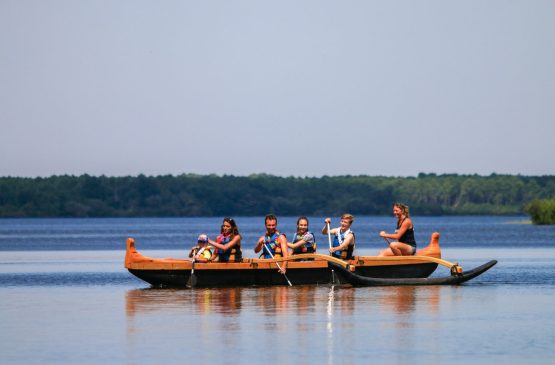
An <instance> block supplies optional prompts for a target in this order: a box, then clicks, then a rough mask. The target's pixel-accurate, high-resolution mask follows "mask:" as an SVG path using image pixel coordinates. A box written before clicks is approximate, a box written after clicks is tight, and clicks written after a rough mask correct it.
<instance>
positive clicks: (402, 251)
mask: <svg viewBox="0 0 555 365" xmlns="http://www.w3.org/2000/svg"><path fill="white" fill-rule="evenodd" d="M389 247H390V248H391V251H393V252H394V253H395V256H411V255H412V246H411V245H407V244H406V243H402V242H391V244H390V245H389Z"/></svg>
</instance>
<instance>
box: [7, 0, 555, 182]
mask: <svg viewBox="0 0 555 365" xmlns="http://www.w3.org/2000/svg"><path fill="white" fill-rule="evenodd" d="M554 137H555V2H554V1H552V0H547V1H539V0H522V1H510V0H503V1H500V0H489V1H483V0H469V1H451V0H437V1H412V0H383V1H372V0H360V1H349V0H345V1H326V0H314V1H305V0H293V1H289V0H282V1H260V0H252V1H251V0H246V1H242V0H237V1H228V0H212V1H211V0H206V1H189V0H177V1H169V0H168V1H154V0H151V1H145V0H118V1H113V0H105V1H100V0H91V1H75V0H65V1H63V0H0V176H22V177H36V176H51V175H63V174H69V175H81V174H85V173H86V174H89V175H107V176H126V175H138V174H145V175H165V174H172V175H178V174H183V173H195V174H217V175H224V174H232V175H242V176H243V175H250V174H258V173H266V174H272V175H279V176H301V177H302V176H323V175H328V176H334V175H373V176H374V175H382V176H415V175H417V174H418V173H421V172H423V173H437V174H445V173H458V174H479V175H489V174H492V173H497V174H521V175H554V174H555V144H554V143H553V139H554Z"/></svg>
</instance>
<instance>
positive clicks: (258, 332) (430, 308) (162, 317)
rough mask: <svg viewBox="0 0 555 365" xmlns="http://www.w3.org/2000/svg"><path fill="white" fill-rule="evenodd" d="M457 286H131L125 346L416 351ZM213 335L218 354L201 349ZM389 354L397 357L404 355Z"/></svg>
mask: <svg viewBox="0 0 555 365" xmlns="http://www.w3.org/2000/svg"><path fill="white" fill-rule="evenodd" d="M457 292H458V290H457V289H456V288H441V287H437V286H432V287H383V288H352V287H344V286H331V287H330V286H315V285H312V286H310V285H309V286H295V287H287V286H278V287H246V288H213V289H194V290H189V289H185V290H183V289H181V290H172V289H143V290H129V291H127V292H126V294H125V313H126V318H127V341H128V351H129V354H130V357H131V358H133V359H136V352H137V351H144V352H146V351H147V349H145V348H144V346H145V343H148V342H150V341H151V338H152V337H153V336H154V338H156V337H157V336H158V337H159V338H160V337H163V338H173V340H172V341H173V342H172V343H173V344H174V345H175V346H178V347H187V346H188V344H190V343H195V349H191V350H190V351H192V353H193V354H194V356H196V357H200V358H202V359H201V360H203V361H204V362H207V363H211V362H212V360H213V361H217V360H218V359H214V358H212V357H211V356H215V355H214V354H219V356H225V354H224V352H225V350H223V349H225V348H241V349H243V351H244V352H245V353H249V351H250V349H251V347H252V344H253V343H257V344H258V346H264V347H266V346H270V345H269V344H271V346H272V348H287V349H288V350H287V351H285V352H277V353H276V352H272V351H269V352H268V354H270V353H271V356H272V357H271V360H272V361H275V362H287V361H291V360H292V359H296V360H298V361H299V362H313V361H314V359H313V357H314V356H317V357H318V361H319V363H328V364H333V363H336V362H337V361H340V360H341V358H342V355H340V354H342V353H343V351H344V350H345V348H346V347H349V346H357V347H358V348H360V349H366V350H365V351H370V349H373V350H375V351H378V350H379V349H380V348H382V346H387V344H388V343H396V344H402V345H401V346H402V348H403V349H405V350H407V351H418V348H419V346H421V344H419V343H420V342H421V341H420V339H419V329H418V327H417V326H419V325H421V324H422V323H426V324H425V326H426V328H433V329H436V330H438V331H441V330H442V323H441V320H440V319H441V318H440V317H441V316H439V315H438V312H440V311H441V308H440V307H441V302H442V301H443V302H445V301H448V303H449V305H450V306H453V304H455V303H456V302H457V301H458V299H457V298H458V296H457V294H458V293H457ZM459 299H460V298H459ZM443 304H445V303H443ZM385 339H387V341H386V340H385ZM215 341H216V342H217V343H218V346H219V347H218V350H216V352H214V354H211V353H210V352H208V353H205V352H204V351H203V350H202V348H207V347H208V348H212V346H213V345H214V343H215ZM419 341H420V342H419ZM307 343H312V344H313V345H314V346H317V347H319V348H320V351H319V352H318V354H317V355H315V354H314V353H313V352H312V353H307V352H305V351H304V349H305V347H304V344H307ZM292 344H303V345H302V346H300V347H297V346H296V345H295V346H292ZM265 356H266V355H265ZM268 356H270V355H268ZM391 356H393V358H394V359H395V360H396V361H397V362H399V363H403V362H404V361H405V360H406V358H402V357H399V358H397V357H396V356H397V354H392V355H391ZM399 356H400V354H399ZM266 360H269V359H266ZM201 362H202V361H201Z"/></svg>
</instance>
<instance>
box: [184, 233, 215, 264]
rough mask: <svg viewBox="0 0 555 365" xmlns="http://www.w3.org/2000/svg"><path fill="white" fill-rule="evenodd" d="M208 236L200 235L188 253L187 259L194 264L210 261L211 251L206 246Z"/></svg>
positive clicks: (208, 246) (207, 245)
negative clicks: (193, 261)
mask: <svg viewBox="0 0 555 365" xmlns="http://www.w3.org/2000/svg"><path fill="white" fill-rule="evenodd" d="M208 241H209V240H208V236H207V235H205V234H201V235H199V236H198V239H197V245H196V246H195V247H193V248H192V249H191V252H189V257H190V258H192V259H193V260H195V261H196V262H208V261H210V260H211V259H212V250H213V247H211V246H210V245H209V244H208Z"/></svg>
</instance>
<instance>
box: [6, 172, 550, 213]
mask: <svg viewBox="0 0 555 365" xmlns="http://www.w3.org/2000/svg"><path fill="white" fill-rule="evenodd" d="M553 197H555V176H551V175H549V176H520V175H497V174H492V175H489V176H480V175H457V174H448V175H436V174H419V175H418V176H416V177H383V176H332V177H330V176H323V177H278V176H272V175H266V174H260V175H249V176H233V175H224V176H218V175H194V174H183V175H177V176H173V175H164V176H145V175H138V176H125V177H108V176H90V175H81V176H69V175H62V176H51V177H46V178H23V177H0V217H154V216H157V217H179V216H181V217H186V216H189V217H190V216H227V215H229V216H257V215H265V214H267V213H269V212H273V213H275V214H277V215H300V214H303V215H322V216H323V215H337V214H340V213H343V212H350V213H352V214H358V215H389V214H390V212H391V204H392V203H393V202H395V201H401V202H405V203H407V204H408V205H409V206H410V207H411V212H413V214H417V215H474V214H484V215H486V214H487V215H518V214H525V213H526V211H527V207H528V206H529V204H530V203H531V202H532V201H534V200H536V199H540V200H541V199H552V198H553Z"/></svg>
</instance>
